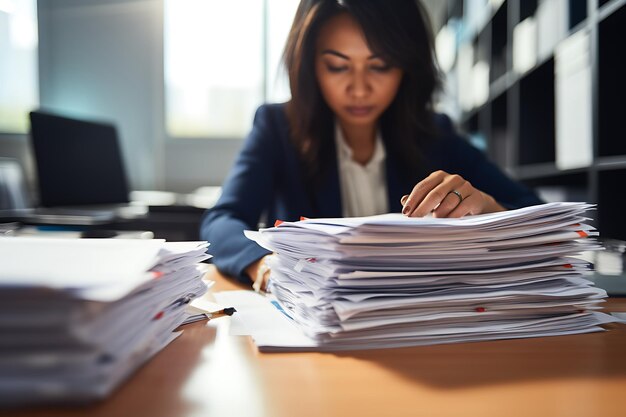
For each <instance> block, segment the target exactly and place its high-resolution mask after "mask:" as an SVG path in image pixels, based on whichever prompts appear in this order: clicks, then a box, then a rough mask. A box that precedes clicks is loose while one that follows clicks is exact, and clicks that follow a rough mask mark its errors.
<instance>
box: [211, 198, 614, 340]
mask: <svg viewBox="0 0 626 417" xmlns="http://www.w3.org/2000/svg"><path fill="white" fill-rule="evenodd" d="M590 208H591V206H590V205H588V204H585V203H550V204H544V205H538V206H534V207H527V208H523V209H518V210H511V211H506V212H500V213H493V214H484V215H478V216H467V217H465V218H461V219H437V218H407V217H404V216H402V215H395V214H389V215H381V216H372V217H363V218H345V219H308V220H303V221H299V222H293V223H287V222H285V223H282V224H280V225H279V226H278V227H273V228H269V229H262V230H260V231H259V232H246V234H247V236H248V237H249V238H251V239H254V240H255V241H257V242H258V243H259V244H260V245H261V246H263V247H265V248H267V249H269V250H271V251H273V252H275V254H276V255H274V256H272V257H271V258H270V261H269V263H270V266H271V271H272V272H271V275H270V289H271V292H272V294H273V295H274V296H275V297H276V300H277V302H278V304H279V306H280V307H281V308H282V310H284V311H283V312H284V313H286V315H288V316H289V317H290V318H292V319H293V320H292V323H293V324H294V325H295V326H293V325H292V326H293V327H297V328H298V330H299V331H300V333H301V334H302V333H303V334H304V338H302V337H295V338H292V337H290V336H287V335H286V334H278V333H280V332H272V331H262V330H258V329H257V330H254V329H252V330H251V331H250V333H251V334H252V336H253V337H254V339H255V342H256V343H257V345H258V346H259V347H260V348H261V349H263V350H281V349H284V350H289V349H300V348H302V349H315V350H342V349H367V348H385V347H401V346H413V345H427V344H436V343H451V342H463V341H478V340H490V339H505V338H521V337H535V336H552V335H564V334H574V333H584V332H592V331H598V330H602V328H601V327H599V325H600V324H603V323H606V322H609V321H612V319H611V318H610V316H608V315H606V314H604V313H600V312H598V311H597V310H598V309H599V308H600V307H599V305H600V304H601V303H602V302H603V298H604V297H606V293H605V291H604V290H602V289H599V288H596V287H594V286H593V284H592V283H591V282H590V281H588V280H587V279H585V278H584V275H585V274H586V273H588V271H589V270H590V269H591V266H590V265H589V264H588V263H587V262H585V261H583V260H581V259H579V258H575V257H574V256H575V255H578V254H580V253H581V252H583V251H593V250H598V249H601V246H600V245H599V244H598V243H597V242H596V240H595V239H594V238H593V237H594V236H597V234H598V233H597V232H596V231H594V228H593V227H591V226H590V225H588V224H585V222H586V221H588V220H589V219H588V218H586V217H584V212H585V211H587V210H589V209H590ZM218 300H220V299H218ZM220 301H223V302H225V300H220ZM226 301H228V302H232V303H233V304H234V305H235V306H236V304H235V302H236V300H226ZM238 310H239V311H241V310H242V308H238ZM279 316H280V314H279ZM243 317H244V315H243V314H242V315H240V317H239V318H241V319H243Z"/></svg>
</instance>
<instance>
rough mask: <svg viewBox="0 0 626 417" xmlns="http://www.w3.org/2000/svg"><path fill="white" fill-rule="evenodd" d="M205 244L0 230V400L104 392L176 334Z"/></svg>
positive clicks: (196, 287)
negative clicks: (21, 234) (14, 234)
mask: <svg viewBox="0 0 626 417" xmlns="http://www.w3.org/2000/svg"><path fill="white" fill-rule="evenodd" d="M207 246H208V244H207V243H205V242H176V243H166V242H165V241H163V240H121V239H50V238H19V237H13V238H0V351H1V352H2V354H1V355H0V404H24V403H27V404H32V403H37V402H66V401H71V402H82V401H88V400H93V399H97V398H102V397H104V396H106V395H107V394H108V393H110V392H111V391H112V390H113V389H114V388H115V387H116V386H117V385H118V384H119V383H120V382H121V381H122V380H123V379H124V378H125V377H127V376H128V375H129V374H130V373H131V372H133V371H134V370H135V369H136V368H137V367H138V366H139V365H141V364H142V363H143V362H145V361H146V360H147V359H148V358H150V357H151V356H152V355H154V354H155V353H156V352H158V351H159V350H161V349H162V348H163V347H165V346H166V345H167V344H168V343H170V342H171V341H172V340H174V339H175V338H176V336H177V335H178V333H174V332H173V330H174V329H175V328H176V327H178V325H179V324H180V323H182V322H183V321H184V320H185V318H186V313H185V306H186V304H187V303H188V302H189V301H190V300H191V299H193V298H195V297H197V296H199V295H202V294H203V293H204V292H205V291H206V285H205V284H204V283H203V282H202V275H203V272H202V271H201V270H200V269H199V267H198V262H200V261H202V260H204V259H206V258H207V257H208V255H206V253H205V251H206V248H207Z"/></svg>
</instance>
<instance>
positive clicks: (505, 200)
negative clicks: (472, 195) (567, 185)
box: [438, 115, 543, 209]
mask: <svg viewBox="0 0 626 417" xmlns="http://www.w3.org/2000/svg"><path fill="white" fill-rule="evenodd" d="M439 117H440V120H439V121H438V125H439V126H440V128H441V129H442V133H443V137H442V140H441V141H440V143H439V146H438V149H439V151H438V152H439V153H440V154H441V156H440V158H441V159H442V164H441V165H442V166H444V167H446V171H447V172H449V173H451V174H459V175H461V176H462V177H463V178H465V179H466V180H468V181H470V182H471V183H472V185H473V186H474V187H475V188H477V189H479V190H481V191H484V192H486V193H487V194H490V195H491V196H492V197H493V198H495V199H496V201H497V202H498V203H500V204H501V205H502V206H504V207H505V208H507V209H516V208H521V207H527V206H532V205H536V204H542V203H543V201H541V199H540V198H539V197H538V196H537V195H536V194H535V193H534V192H533V191H532V190H531V189H529V188H528V187H526V186H524V185H523V184H521V183H520V182H517V181H514V180H513V179H511V178H510V177H509V176H508V175H506V174H505V173H504V172H503V171H502V170H501V169H500V168H499V167H498V166H496V165H495V164H494V163H493V162H491V161H490V160H489V159H488V158H487V156H486V155H485V154H484V153H483V152H482V151H480V150H478V149H477V148H476V147H474V146H473V145H472V144H470V143H469V142H468V141H467V140H465V139H464V138H462V137H460V136H459V135H458V134H457V133H456V132H455V130H454V127H453V125H452V122H451V121H450V119H449V118H448V117H447V116H445V115H439Z"/></svg>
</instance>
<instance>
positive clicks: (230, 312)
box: [205, 307, 237, 320]
mask: <svg viewBox="0 0 626 417" xmlns="http://www.w3.org/2000/svg"><path fill="white" fill-rule="evenodd" d="M236 312H237V310H235V308H234V307H227V308H223V309H221V310H218V311H212V312H210V313H205V314H206V316H207V318H208V319H209V320H212V319H216V318H218V317H224V316H232V315H233V313H236Z"/></svg>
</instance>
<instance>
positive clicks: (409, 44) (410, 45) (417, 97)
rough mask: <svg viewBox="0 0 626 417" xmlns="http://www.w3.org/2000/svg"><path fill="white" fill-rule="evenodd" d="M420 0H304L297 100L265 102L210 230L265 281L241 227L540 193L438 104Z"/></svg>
mask: <svg viewBox="0 0 626 417" xmlns="http://www.w3.org/2000/svg"><path fill="white" fill-rule="evenodd" d="M429 30H430V29H429V26H428V23H427V19H426V14H425V12H424V10H423V8H422V6H421V4H419V3H418V2H417V1H416V0H394V1H393V2H390V1H388V0H368V1H364V0H344V1H337V0H302V2H301V3H300V6H299V8H298V10H297V12H296V17H295V20H294V23H293V26H292V28H291V32H290V34H289V38H288V40H287V45H286V48H285V53H284V59H285V64H286V67H287V70H288V73H289V80H290V87H291V93H292V99H291V100H290V101H289V102H288V103H286V104H280V105H264V106H261V107H260V108H259V109H258V111H257V113H256V116H255V119H254V125H253V128H252V132H251V133H250V135H249V136H248V138H247V140H246V142H245V144H244V147H243V149H242V151H241V153H240V154H239V156H238V158H237V160H236V162H235V165H234V168H233V169H232V171H231V173H230V175H229V177H228V178H227V180H226V182H225V184H224V187H223V194H222V197H221V198H220V200H219V201H218V203H217V205H216V206H215V207H214V208H213V209H211V210H209V211H208V212H207V214H206V215H205V217H204V219H203V222H202V227H201V236H202V238H203V239H206V240H208V241H209V242H211V253H212V254H213V255H214V258H213V259H214V262H215V264H216V266H217V267H218V268H219V269H220V270H221V271H222V272H223V273H226V274H228V275H233V276H236V277H237V278H238V279H239V280H242V281H244V282H250V281H253V282H255V284H256V285H255V287H256V288H257V289H258V288H259V287H262V286H264V285H265V283H266V282H267V276H268V273H267V272H268V269H267V267H266V266H265V264H264V262H263V259H264V257H265V256H267V255H268V254H269V253H268V251H266V250H265V249H263V248H261V247H259V246H258V245H257V244H256V243H254V242H252V241H250V240H248V239H247V238H246V237H245V236H244V234H243V231H244V230H246V229H256V227H257V225H258V223H259V220H260V219H261V217H262V215H264V216H265V220H266V221H267V222H269V223H270V224H273V222H274V221H275V220H276V219H280V220H287V221H291V220H297V219H298V218H300V216H305V217H341V216H367V215H374V214H381V213H386V212H390V211H391V212H400V211H401V212H402V213H404V214H405V215H407V216H414V217H419V216H424V215H427V214H429V213H432V214H433V215H434V216H436V217H461V216H464V215H468V214H480V213H488V212H495V211H500V210H505V209H506V208H517V207H522V206H527V205H532V204H539V203H541V201H540V200H539V199H538V198H537V197H536V196H535V195H534V194H533V193H532V192H530V191H529V190H527V189H526V188H524V187H523V186H522V185H520V184H518V183H516V182H513V181H512V180H510V179H509V178H507V177H506V176H505V175H504V174H503V173H502V172H501V171H500V170H499V169H498V168H497V167H496V166H495V165H493V164H492V163H491V162H489V161H488V160H487V159H486V158H485V156H484V155H483V154H482V153H481V152H479V151H478V150H476V149H475V148H473V147H472V146H471V145H469V144H468V143H467V142H466V141H464V140H463V139H462V138H460V137H459V136H458V135H457V134H456V133H455V132H454V130H453V127H452V125H451V123H450V121H449V119H448V118H447V117H446V116H443V115H437V114H435V113H434V112H433V111H432V105H431V104H432V96H433V93H434V92H435V91H436V90H437V88H438V87H439V75H438V70H437V66H436V63H435V59H434V53H433V47H432V38H431V35H430V32H429Z"/></svg>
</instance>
